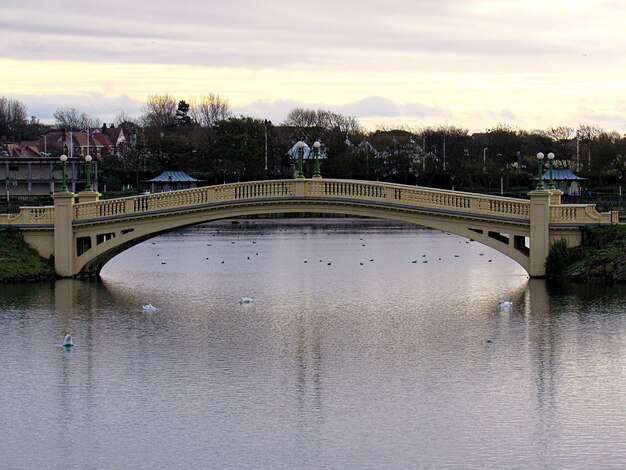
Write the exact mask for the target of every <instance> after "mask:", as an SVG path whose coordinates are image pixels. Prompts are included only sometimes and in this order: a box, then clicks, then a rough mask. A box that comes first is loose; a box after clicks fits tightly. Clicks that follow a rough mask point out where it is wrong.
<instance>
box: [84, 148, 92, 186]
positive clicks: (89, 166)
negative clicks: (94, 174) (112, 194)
mask: <svg viewBox="0 0 626 470" xmlns="http://www.w3.org/2000/svg"><path fill="white" fill-rule="evenodd" d="M91 160H92V158H91V155H86V156H85V162H86V163H85V165H86V166H87V186H85V191H93V188H92V187H91Z"/></svg>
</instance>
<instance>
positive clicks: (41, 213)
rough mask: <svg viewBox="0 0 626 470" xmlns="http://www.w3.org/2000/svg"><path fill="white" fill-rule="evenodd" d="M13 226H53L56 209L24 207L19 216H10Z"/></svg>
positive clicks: (8, 219) (9, 221) (9, 219)
mask: <svg viewBox="0 0 626 470" xmlns="http://www.w3.org/2000/svg"><path fill="white" fill-rule="evenodd" d="M7 223H11V224H53V223H54V207H22V208H21V209H20V212H18V213H17V214H9V215H8V216H7Z"/></svg>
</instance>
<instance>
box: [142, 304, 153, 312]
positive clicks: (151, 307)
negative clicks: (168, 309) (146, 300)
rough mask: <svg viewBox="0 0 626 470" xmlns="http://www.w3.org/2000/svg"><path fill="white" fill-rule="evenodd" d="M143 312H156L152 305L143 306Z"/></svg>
mask: <svg viewBox="0 0 626 470" xmlns="http://www.w3.org/2000/svg"><path fill="white" fill-rule="evenodd" d="M143 310H144V312H154V311H155V310H156V307H155V306H154V305H152V304H145V305H144V306H143Z"/></svg>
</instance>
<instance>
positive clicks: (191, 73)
mask: <svg viewBox="0 0 626 470" xmlns="http://www.w3.org/2000/svg"><path fill="white" fill-rule="evenodd" d="M624 18H626V1H624V0H542V1H537V0H385V1H382V0H311V1H307V2H304V1H297V0H266V1H264V2H260V1H258V0H228V1H224V0H220V1H219V2H218V1H216V0H178V1H176V2H174V1H172V0H168V1H163V0H125V1H118V0H108V1H102V0H101V1H98V2H95V1H91V0H82V1H70V0H46V2H40V1H39V0H37V1H35V0H3V1H2V6H1V7H0V96H5V97H9V98H13V99H19V100H20V101H22V102H23V103H24V104H25V105H26V106H27V108H28V112H29V114H30V115H34V116H36V117H37V118H39V119H40V120H41V121H42V122H50V123H51V122H53V117H52V116H53V113H54V111H55V110H56V109H59V108H76V109H77V110H79V111H81V112H85V113H87V114H88V115H90V116H92V117H94V118H99V119H100V120H101V121H103V122H114V121H115V117H116V116H117V115H118V114H119V113H120V112H124V113H126V114H129V115H131V116H139V115H140V114H141V113H142V106H143V104H144V103H145V101H146V99H147V97H148V96H149V95H151V94H161V93H169V94H170V95H173V96H174V97H175V98H176V99H177V100H186V101H191V100H193V99H194V97H195V98H199V97H201V96H204V95H208V94H209V93H211V92H212V93H216V94H218V95H220V96H221V97H222V98H225V99H227V100H228V102H229V104H230V106H231V109H232V111H233V112H234V113H235V114H236V115H247V116H253V117H257V118H261V119H270V120H272V122H274V123H275V124H278V123H281V122H282V121H283V120H284V119H285V117H286V116H287V114H288V113H289V111H290V110H292V109H294V108H296V107H304V108H313V109H328V110H331V111H335V112H339V113H343V114H347V115H350V116H354V117H356V118H358V119H359V121H360V122H361V123H362V124H363V125H364V126H365V127H366V128H367V129H369V130H374V129H376V128H380V127H383V126H384V127H387V128H389V127H396V126H403V127H405V128H406V127H408V128H419V127H424V126H439V125H453V126H459V127H463V128H467V129H468V130H470V131H471V132H482V131H484V130H486V129H489V128H490V127H494V126H496V125H499V124H507V125H510V126H513V127H516V128H520V129H525V130H537V129H546V128H548V127H550V126H562V125H567V126H572V127H577V126H578V125H579V124H583V123H584V124H593V125H596V126H598V127H601V128H603V129H605V130H608V131H618V132H620V133H621V134H624V133H626V53H625V48H626V22H625V20H624Z"/></svg>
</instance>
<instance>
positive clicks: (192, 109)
mask: <svg viewBox="0 0 626 470" xmlns="http://www.w3.org/2000/svg"><path fill="white" fill-rule="evenodd" d="M54 119H55V123H54V125H51V126H48V125H44V124H41V123H40V122H39V120H38V119H37V118H36V117H34V116H31V117H30V118H29V117H28V113H27V108H26V106H25V105H24V104H23V103H22V102H21V101H19V100H15V99H9V98H6V97H0V136H2V138H3V139H13V140H16V141H23V140H36V139H37V138H38V137H39V136H41V135H42V134H44V133H45V132H46V131H48V130H51V129H61V128H65V129H67V130H75V131H80V130H85V129H88V128H95V127H100V126H101V125H102V123H101V121H100V120H99V119H98V118H94V117H92V116H89V115H87V114H86V113H84V112H81V111H79V110H76V109H74V108H69V109H68V108H61V109H57V110H56V112H55V113H54ZM105 125H106V124H105ZM116 125H117V126H118V127H121V128H122V129H123V130H124V134H125V136H126V142H125V143H122V144H121V145H119V147H118V149H117V154H116V155H113V156H109V157H106V158H105V159H104V160H103V161H101V162H100V179H101V181H102V182H104V183H106V184H107V186H108V187H109V188H118V187H122V186H123V185H132V186H134V187H136V188H139V186H140V181H141V180H142V179H145V178H148V177H150V176H151V175H153V174H154V173H156V172H159V171H161V170H166V169H167V170H184V171H186V172H188V173H190V174H192V175H193V176H196V177H198V178H200V179H204V180H206V181H208V182H209V183H223V182H233V181H246V180H258V179H271V178H281V177H291V176H292V174H293V166H294V163H295V158H294V155H293V154H291V155H290V154H288V153H287V151H288V150H289V149H291V148H292V147H293V145H294V144H295V142H297V141H299V140H303V141H305V142H306V143H307V144H308V145H309V146H311V145H312V144H313V142H314V141H316V140H319V141H320V142H321V143H322V155H323V160H322V174H323V175H324V176H325V177H337V178H355V179H369V180H380V181H392V182H399V183H405V184H420V185H426V186H434V187H442V188H446V187H456V188H457V189H467V190H489V189H492V190H493V189H494V188H495V187H498V186H499V185H500V184H502V182H504V183H505V184H506V186H507V188H508V189H511V190H512V189H514V188H520V191H523V190H524V188H528V186H529V184H531V183H532V181H531V178H532V177H534V176H536V170H537V167H538V164H537V160H536V158H535V155H536V154H537V152H539V151H541V152H544V153H545V154H547V153H548V152H554V153H555V155H556V159H555V165H556V166H557V167H563V168H570V169H572V170H574V171H576V172H578V173H579V174H581V175H582V176H586V177H592V178H595V179H596V180H597V181H599V184H611V183H616V182H617V181H618V179H619V181H620V182H621V177H623V176H624V175H625V174H626V158H625V156H626V135H624V136H622V135H620V134H619V133H617V132H614V131H606V130H604V129H602V128H599V127H597V126H594V125H591V124H580V125H579V126H578V127H577V128H574V127H572V126H553V127H549V128H547V129H545V130H536V131H525V130H521V129H517V128H514V127H513V126H510V125H507V124H498V125H496V126H495V127H493V128H490V129H486V130H485V132H481V133H474V134H470V133H469V130H468V129H466V128H462V127H457V126H450V125H445V126H426V127H415V128H410V127H408V126H405V127H401V128H384V127H381V128H379V129H376V130H374V131H367V130H365V129H364V128H363V126H362V125H361V124H360V123H359V121H358V119H357V118H355V117H353V116H347V115H344V114H340V113H336V112H333V111H330V110H322V109H305V108H296V109H293V110H291V111H290V112H289V114H288V115H287V116H286V118H285V119H284V121H283V122H281V123H279V124H274V123H272V122H271V121H269V120H267V119H258V118H254V117H250V116H235V115H234V114H233V112H232V110H231V107H230V105H229V102H228V100H227V99H225V98H223V97H221V96H219V95H217V94H215V93H209V94H208V95H206V96H202V97H200V98H194V99H190V100H177V99H176V98H175V97H173V96H172V95H170V94H168V93H163V94H154V95H149V96H148V97H147V99H146V101H145V103H144V105H143V108H142V114H141V115H140V116H139V117H137V118H135V117H131V116H129V115H128V114H126V113H124V112H122V113H119V114H118V116H117V117H116ZM310 165H311V162H307V166H310ZM307 171H308V172H309V173H311V168H307Z"/></svg>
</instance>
